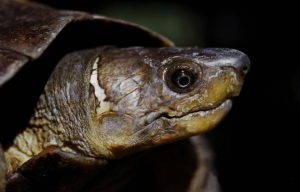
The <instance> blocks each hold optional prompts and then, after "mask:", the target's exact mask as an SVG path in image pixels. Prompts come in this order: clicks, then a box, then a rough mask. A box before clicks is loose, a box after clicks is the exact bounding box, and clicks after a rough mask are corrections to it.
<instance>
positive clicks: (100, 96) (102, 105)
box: [90, 57, 111, 115]
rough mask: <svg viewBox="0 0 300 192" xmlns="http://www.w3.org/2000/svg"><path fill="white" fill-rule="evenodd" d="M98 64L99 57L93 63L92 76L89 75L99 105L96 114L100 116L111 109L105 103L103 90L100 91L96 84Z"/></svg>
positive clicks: (109, 105) (97, 83) (108, 104)
mask: <svg viewBox="0 0 300 192" xmlns="http://www.w3.org/2000/svg"><path fill="white" fill-rule="evenodd" d="M98 62H99V57H97V58H96V59H95V61H94V63H93V69H92V74H91V80H90V83H91V85H92V86H93V87H94V90H95V96H96V98H97V100H98V102H99V103H100V105H99V106H100V107H98V108H97V109H96V110H97V114H98V115H99V114H102V113H105V112H107V111H110V109H111V103H110V102H107V101H105V98H106V95H105V91H104V89H102V88H101V87H100V85H99V82H98Z"/></svg>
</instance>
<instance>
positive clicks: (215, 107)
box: [0, 0, 250, 192]
mask: <svg viewBox="0 0 300 192" xmlns="http://www.w3.org/2000/svg"><path fill="white" fill-rule="evenodd" d="M0 5H1V6H0V86H1V87H0V103H1V110H0V111H1V130H0V142H1V146H2V147H0V191H128V190H130V191H140V190H141V188H142V191H175V192H176V191H193V192H196V191H198V192H199V191H200V192H213V191H218V190H219V187H218V181H217V177H216V175H215V173H214V170H213V165H212V164H213V155H212V152H211V150H210V148H209V146H208V144H207V142H206V140H205V138H204V137H203V136H202V133H205V132H206V131H208V130H210V129H212V128H214V127H216V126H217V124H218V123H219V122H220V121H221V120H222V119H223V118H224V117H225V115H226V114H227V113H228V112H229V111H230V108H231V106H232V98H233V97H236V96H238V95H239V93H240V91H241V88H242V85H243V82H244V79H245V76H246V74H247V72H248V71H249V67H250V61H249V58H248V57H247V55H246V54H244V53H243V52H241V51H238V50H235V49H229V48H199V47H176V46H175V45H174V43H173V42H172V41H170V40H169V39H167V38H166V37H164V36H162V35H160V34H158V33H156V32H153V31H151V30H150V29H147V28H145V27H142V26H139V25H137V24H133V23H130V22H127V21H123V20H119V19H113V18H108V17H105V16H100V15H94V14H90V13H86V12H79V11H69V10H58V9H55V8H52V7H49V6H47V5H43V4H39V3H36V2H32V1H22V0H0Z"/></svg>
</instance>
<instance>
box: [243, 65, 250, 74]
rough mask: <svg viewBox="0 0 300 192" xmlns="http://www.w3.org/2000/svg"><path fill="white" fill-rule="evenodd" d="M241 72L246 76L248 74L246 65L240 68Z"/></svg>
mask: <svg viewBox="0 0 300 192" xmlns="http://www.w3.org/2000/svg"><path fill="white" fill-rule="evenodd" d="M242 71H243V73H244V74H245V75H246V74H247V73H248V71H249V67H248V65H244V66H243V68H242Z"/></svg>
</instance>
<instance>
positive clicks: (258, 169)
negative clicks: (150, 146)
mask: <svg viewBox="0 0 300 192" xmlns="http://www.w3.org/2000/svg"><path fill="white" fill-rule="evenodd" d="M43 2H46V3H48V4H51V5H52V6H55V7H59V8H65V9H76V10H83V11H90V12H94V13H95V12H97V13H99V14H104V13H105V14H108V15H110V16H114V14H113V13H111V14H110V12H109V10H108V9H107V7H109V6H111V5H112V4H113V5H114V6H118V4H119V3H120V4H124V2H125V3H128V5H134V3H135V1H132V0H131V1H130V0H123V1H116V0H115V1H99V0H90V1H61V0H60V1H59V0H57V1H54V0H52V1H51V0H48V1H47V0H44V1H43ZM137 2H138V1H137ZM149 2H150V1H147V0H144V1H143V3H145V6H147V5H148V4H147V3H149ZM151 2H156V3H157V2H161V1H151ZM164 3H167V4H170V5H171V4H174V3H176V5H178V6H182V7H184V8H185V9H186V10H188V12H192V13H193V18H194V21H197V20H198V19H199V21H200V20H201V21H202V24H201V38H200V37H199V39H198V40H197V39H194V40H193V44H191V46H194V45H198V46H205V47H230V48H235V49H239V50H241V51H243V52H245V53H246V54H247V55H248V56H249V58H250V60H251V62H252V66H251V70H250V73H249V75H248V77H247V79H246V83H245V86H244V88H243V90H242V93H241V95H240V97H238V98H236V99H235V102H234V107H233V109H232V111H231V113H230V114H229V115H228V117H227V118H226V119H225V120H224V122H223V123H222V124H221V125H220V126H219V127H218V128H217V129H215V130H213V131H211V132H210V133H208V135H209V137H210V138H211V142H212V145H213V147H214V149H215V151H216V164H217V170H218V173H219V179H220V182H221V185H222V189H223V191H224V192H234V191H240V192H242V191H300V187H299V184H300V180H299V171H300V170H299V157H297V155H298V153H299V146H300V145H299V136H300V134H298V133H297V129H298V128H300V127H299V123H298V122H299V119H300V115H299V109H300V63H299V61H298V60H296V59H295V58H296V57H297V55H299V54H297V51H296V50H299V48H298V47H299V44H298V43H296V31H295V28H296V26H297V25H299V21H298V22H296V21H295V20H297V12H296V11H295V10H294V9H293V7H294V8H296V6H293V5H292V4H290V3H288V2H280V3H278V4H276V3H274V2H272V3H265V4H263V2H261V3H254V2H252V1H239V2H228V1H224V2H223V3H220V2H217V1H209V2H207V1H192V0H185V1H164ZM139 4H141V3H139ZM102 12H103V13H102ZM165 12H168V9H166V10H165ZM153 14H155V10H153ZM298 17H299V16H298ZM124 19H125V18H124ZM133 21H134V20H133ZM203 23H204V24H203ZM141 24H143V23H141ZM194 24H195V25H193V26H191V28H186V29H185V30H187V32H188V31H189V30H196V31H198V30H199V28H197V23H195V22H194ZM143 25H146V24H143ZM199 25H200V24H199ZM146 26H147V25H146ZM147 27H150V28H151V26H147ZM154 30H157V31H159V30H158V29H154ZM199 35H200V34H199ZM172 40H174V41H175V42H176V39H172ZM179 45H181V44H180V43H179ZM182 45H186V44H184V43H183V44H182ZM294 46H296V47H294Z"/></svg>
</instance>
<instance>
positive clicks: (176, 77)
mask: <svg viewBox="0 0 300 192" xmlns="http://www.w3.org/2000/svg"><path fill="white" fill-rule="evenodd" d="M172 81H173V83H174V84H175V85H177V86H178V87H179V88H187V87H189V86H190V85H191V84H192V83H193V76H192V74H191V73H189V72H188V71H185V70H178V71H175V72H174V73H173V75H172Z"/></svg>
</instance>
